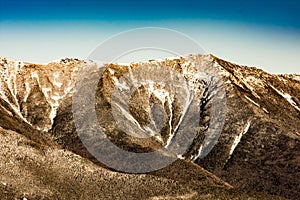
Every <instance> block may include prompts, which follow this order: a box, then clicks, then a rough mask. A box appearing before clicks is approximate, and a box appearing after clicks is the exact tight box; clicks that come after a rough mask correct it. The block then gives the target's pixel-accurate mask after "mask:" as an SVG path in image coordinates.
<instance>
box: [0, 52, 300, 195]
mask: <svg viewBox="0 0 300 200" xmlns="http://www.w3.org/2000/svg"><path fill="white" fill-rule="evenodd" d="M0 76H1V78H0V137H1V139H0V149H1V151H0V197H1V199H298V198H299V196H300V182H299V180H300V75H297V74H285V75H274V74H269V73H267V72H264V71H263V70H261V69H258V68H255V67H247V66H240V65H237V64H233V63H230V62H227V61H224V60H222V59H219V58H217V57H215V56H213V55H201V54H195V55H188V56H182V57H176V58H165V59H161V60H149V61H147V62H139V63H130V64H118V63H106V64H99V63H97V62H96V61H88V60H79V59H69V58H64V59H61V60H59V61H54V62H50V63H48V64H44V65H42V64H32V63H27V62H19V61H14V60H9V59H7V58H3V57H1V59H0ZM150 79H151V80H152V81H149V80H150ZM95 80H96V82H95ZM95 83H96V85H95V88H93V84H95ZM90 95H91V96H90ZM91 102H92V103H93V104H91ZM93 113H94V114H95V117H93ZM95 122H97V123H95ZM96 124H98V126H100V127H101V128H100V129H101V131H102V132H103V133H104V136H99V135H97V134H94V132H93V131H95V130H97V127H96ZM100 129H99V130H100ZM88 130H89V131H88ZM178 138H179V139H178ZM107 139H108V140H109V141H110V142H111V144H114V145H115V146H117V147H118V148H119V149H122V150H123V152H134V153H136V154H138V155H142V154H146V153H148V152H158V153H157V154H158V155H159V156H161V158H162V159H160V160H157V162H155V160H154V161H153V160H151V159H149V160H146V161H143V164H145V165H138V166H133V165H131V163H123V162H118V160H120V159H121V158H120V157H118V156H120V155H116V153H115V151H113V150H112V149H110V146H105V145H107V143H105V141H106V140H107ZM173 144H176V145H173ZM172 145H173V146H172ZM100 147H102V148H104V149H105V150H106V151H105V152H106V153H107V155H106V154H101V155H96V154H95V152H96V151H97V148H100ZM169 147H170V148H172V151H173V154H175V157H174V155H163V153H164V152H160V151H159V149H162V148H169ZM136 154H134V155H136ZM124 155H125V154H124ZM126 155H127V154H126ZM130 155H131V154H130ZM101 156H102V157H101ZM172 156H173V157H172ZM99 158H103V160H101V159H99ZM107 158H109V159H107ZM169 158H170V160H171V161H172V162H169V163H168V164H167V165H165V166H164V164H165V163H164V162H167V160H168V159H169ZM128 160H129V161H130V159H127V161H128ZM131 161H132V162H133V163H134V162H135V160H134V159H133V158H132V159H131ZM138 161H139V160H138ZM138 161H137V162H138ZM109 163H110V164H112V165H111V166H109V165H108V164H109ZM155 166H157V167H156V168H155ZM159 166H163V167H159ZM147 167H148V168H147ZM151 167H154V168H155V169H154V170H150V168H151ZM123 169H124V170H123ZM146 169H149V170H148V171H147V170H146ZM151 169H152V168H151ZM143 170H144V171H143ZM134 172H137V173H134Z"/></svg>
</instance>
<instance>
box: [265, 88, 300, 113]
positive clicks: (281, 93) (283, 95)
mask: <svg viewBox="0 0 300 200" xmlns="http://www.w3.org/2000/svg"><path fill="white" fill-rule="evenodd" d="M270 86H271V88H273V90H275V91H276V92H277V93H278V94H280V95H281V96H282V97H283V98H285V99H286V100H287V102H289V103H290V104H291V105H292V106H293V107H294V108H295V109H296V110H298V111H300V108H299V107H298V105H297V104H296V102H295V101H293V99H292V96H291V95H289V94H287V93H283V92H280V91H279V90H277V89H276V88H275V87H274V86H273V85H270Z"/></svg>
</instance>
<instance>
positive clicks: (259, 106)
mask: <svg viewBox="0 0 300 200" xmlns="http://www.w3.org/2000/svg"><path fill="white" fill-rule="evenodd" d="M244 96H245V97H246V99H248V100H249V101H250V102H251V103H253V104H254V105H256V106H257V107H260V105H259V104H258V103H256V102H255V101H253V100H252V99H250V98H249V97H248V96H246V95H244Z"/></svg>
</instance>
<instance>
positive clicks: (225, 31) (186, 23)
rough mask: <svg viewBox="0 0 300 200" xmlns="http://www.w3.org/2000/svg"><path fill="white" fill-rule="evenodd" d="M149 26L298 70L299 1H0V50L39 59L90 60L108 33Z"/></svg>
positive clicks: (243, 60) (213, 49)
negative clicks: (175, 31) (176, 32)
mask: <svg viewBox="0 0 300 200" xmlns="http://www.w3.org/2000/svg"><path fill="white" fill-rule="evenodd" d="M145 26H158V27H165V28H171V29H174V30H177V31H180V32H182V33H184V34H187V35H189V36H190V37H192V38H194V39H195V40H196V41H197V42H198V43H199V44H200V45H201V46H202V47H203V48H204V49H205V51H206V52H208V53H212V54H214V55H216V56H218V57H221V58H223V59H226V60H228V61H231V62H235V63H238V64H245V65H250V66H257V67H259V68H262V69H264V70H266V71H268V72H272V73H300V66H299V55H300V1H297V0H293V1H291V0H287V1H279V0H273V1H271V0H269V1H259V0H252V1H237V0H231V1H221V0H218V1H208V0H207V1H201V0H200V1H176V0H173V1H165V0H161V1H158V0H154V1H153V0H152V1H120V0H118V1H97V0H86V1H78V0H73V1H71V0H60V1H57V0H53V1H49V2H48V1H42V0H40V1H37V0H27V1H21V0H10V1H3V0H0V56H4V57H9V58H12V59H18V60H22V61H30V62H38V63H41V62H42V63H47V62H49V61H51V60H54V59H59V58H61V57H76V58H81V59H84V58H86V57H87V56H88V55H89V53H90V52H91V51H92V50H93V49H94V48H95V47H97V46H98V45H99V44H100V43H101V42H103V41H104V40H105V39H107V38H108V37H110V36H112V35H114V34H117V33H119V32H121V31H126V30H128V29H131V28H138V27H145ZM195 53H196V52H195ZM149 59H150V58H149Z"/></svg>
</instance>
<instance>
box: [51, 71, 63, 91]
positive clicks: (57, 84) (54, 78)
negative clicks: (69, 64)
mask: <svg viewBox="0 0 300 200" xmlns="http://www.w3.org/2000/svg"><path fill="white" fill-rule="evenodd" d="M58 77H59V74H54V75H53V85H55V86H57V87H59V88H60V87H61V86H62V85H63V83H61V82H59V81H57V79H58Z"/></svg>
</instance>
